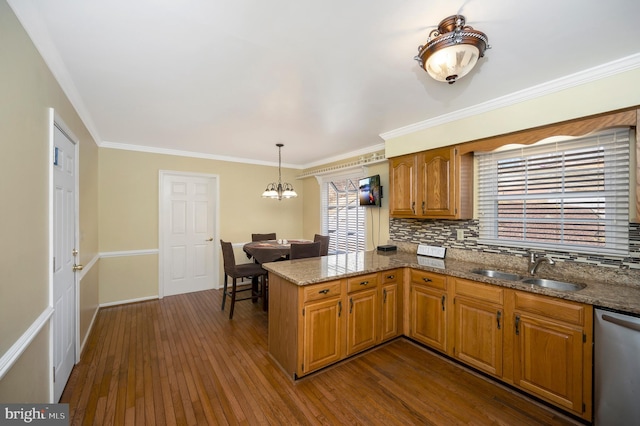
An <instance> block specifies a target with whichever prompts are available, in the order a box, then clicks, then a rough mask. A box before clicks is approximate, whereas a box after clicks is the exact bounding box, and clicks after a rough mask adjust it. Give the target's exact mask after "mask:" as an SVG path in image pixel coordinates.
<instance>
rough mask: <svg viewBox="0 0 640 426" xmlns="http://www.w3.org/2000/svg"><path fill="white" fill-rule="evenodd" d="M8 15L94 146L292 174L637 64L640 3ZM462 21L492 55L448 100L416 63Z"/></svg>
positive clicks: (90, 9) (76, 2)
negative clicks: (541, 89)
mask: <svg viewBox="0 0 640 426" xmlns="http://www.w3.org/2000/svg"><path fill="white" fill-rule="evenodd" d="M8 2H9V4H10V6H11V7H12V9H13V10H14V12H15V13H16V15H17V16H18V18H19V19H20V21H21V22H22V24H23V26H24V27H25V28H26V30H27V32H28V33H29V35H30V36H31V38H32V39H33V41H34V44H35V45H36V47H37V48H38V49H39V51H40V52H41V54H42V56H43V57H44V59H45V61H46V62H47V64H48V65H49V67H50V68H51V70H52V72H53V73H54V75H55V76H56V78H57V79H58V81H59V82H60V84H61V86H62V87H63V89H64V91H65V92H66V94H67V96H68V97H69V98H70V99H71V101H72V103H73V104H74V106H75V108H76V109H77V111H78V113H79V114H80V116H81V118H82V119H83V121H84V122H85V124H86V125H87V127H88V129H89V131H90V132H91V134H92V135H93V137H94V138H95V139H96V141H97V142H98V144H99V145H101V146H112V147H119V146H122V145H134V146H137V148H135V149H143V150H156V151H161V152H193V153H197V154H200V155H204V156H209V157H213V158H227V159H233V160H239V161H247V162H253V163H258V164H274V163H277V160H278V153H277V148H276V147H275V144H276V143H278V142H281V143H284V145H285V146H284V148H283V150H282V158H283V165H285V166H292V167H310V166H314V165H317V164H322V163H324V162H325V161H326V160H328V159H338V158H342V157H345V156H347V155H351V154H356V155H357V154H358V153H364V152H368V151H371V150H372V149H376V148H378V149H379V148H381V146H382V144H383V139H382V138H381V137H380V134H384V133H386V132H390V131H393V130H395V129H398V128H401V127H404V126H408V125H412V124H414V123H418V122H422V121H425V120H430V119H433V118H434V117H439V116H442V115H443V114H448V113H454V112H455V111H458V110H460V109H463V108H470V107H473V106H476V105H480V104H482V103H486V102H488V101H491V100H492V99H495V98H500V97H504V96H507V95H510V94H513V93H516V92H519V91H521V90H525V89H530V88H532V87H535V86H538V85H542V84H545V83H547V82H550V81H552V80H556V79H561V78H566V77H569V76H571V75H573V74H575V73H579V72H583V71H585V70H590V69H592V68H595V67H599V66H602V65H606V64H610V63H611V62H614V61H617V60H619V59H621V58H628V57H630V56H636V55H637V54H638V53H639V52H640V25H638V23H637V19H638V17H639V16H640V1H638V0H607V1H606V2H605V1H601V0H517V1H515V0H458V1H451V0H431V1H426V0H421V1H418V0H367V1H364V0H322V1H318V0H314V1H310V0H269V1H264V0H109V1H87V0H8ZM458 12H461V13H462V14H463V15H465V16H466V18H467V24H468V25H471V26H473V27H474V28H476V29H478V30H480V31H483V32H485V33H486V34H487V36H488V38H489V43H490V45H491V47H492V48H491V49H490V50H487V52H486V54H485V57H484V58H482V59H481V60H480V61H479V63H478V66H477V67H476V69H474V70H473V71H472V72H471V74H469V75H468V76H466V77H464V78H463V79H461V80H460V81H458V82H457V83H455V84H453V85H448V84H445V83H440V82H436V81H435V80H432V79H431V78H430V77H429V76H428V75H427V74H426V73H425V72H424V71H423V70H422V69H420V68H419V66H418V64H417V62H415V61H414V60H413V56H415V55H416V53H417V47H418V45H420V44H423V43H424V42H425V41H426V39H427V36H428V34H429V31H430V29H432V28H433V27H435V26H437V24H438V23H439V22H440V21H441V20H442V19H444V18H445V17H447V16H449V15H453V14H456V13H458ZM631 89H632V90H639V89H638V88H637V87H635V88H631ZM121 144H122V145H121Z"/></svg>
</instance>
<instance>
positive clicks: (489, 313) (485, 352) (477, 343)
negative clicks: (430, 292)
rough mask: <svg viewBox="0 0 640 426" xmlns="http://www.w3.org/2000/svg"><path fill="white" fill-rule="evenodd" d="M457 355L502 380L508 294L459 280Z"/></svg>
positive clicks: (455, 352) (456, 322)
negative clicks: (506, 298) (505, 303)
mask: <svg viewBox="0 0 640 426" xmlns="http://www.w3.org/2000/svg"><path fill="white" fill-rule="evenodd" d="M453 285H454V294H455V299H454V317H455V320H454V350H453V354H454V356H455V357H456V358H458V359H459V360H460V361H463V362H465V363H467V364H469V365H471V366H473V367H475V368H477V369H479V370H482V371H484V372H486V373H489V374H492V375H494V376H496V377H501V376H502V368H503V364H502V354H503V332H504V308H503V305H504V290H503V289H502V288H500V287H496V286H491V285H486V284H481V283H476V282H473V281H469V280H464V279H459V278H456V279H454V280H453Z"/></svg>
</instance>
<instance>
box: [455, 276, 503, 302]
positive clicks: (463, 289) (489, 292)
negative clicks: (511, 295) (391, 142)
mask: <svg viewBox="0 0 640 426" xmlns="http://www.w3.org/2000/svg"><path fill="white" fill-rule="evenodd" d="M456 296H467V297H472V298H474V299H476V300H484V301H485V302H491V303H496V304H498V305H502V304H503V303H504V289H503V288H501V287H497V286H494V285H489V284H481V283H476V282H473V281H468V280H464V279H460V278H456Z"/></svg>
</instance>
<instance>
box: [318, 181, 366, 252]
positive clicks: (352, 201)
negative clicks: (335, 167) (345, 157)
mask: <svg viewBox="0 0 640 426" xmlns="http://www.w3.org/2000/svg"><path fill="white" fill-rule="evenodd" d="M361 177H362V176H360V175H342V176H327V177H324V178H323V179H322V181H321V187H322V189H321V198H322V200H321V209H322V214H321V216H322V233H323V234H324V235H329V237H330V240H329V254H339V253H349V252H356V251H362V250H365V209H364V208H363V207H360V205H359V204H358V180H359V179H360V178H361Z"/></svg>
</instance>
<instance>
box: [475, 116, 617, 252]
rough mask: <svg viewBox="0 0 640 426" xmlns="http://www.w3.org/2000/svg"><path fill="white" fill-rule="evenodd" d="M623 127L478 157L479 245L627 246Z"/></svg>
mask: <svg viewBox="0 0 640 426" xmlns="http://www.w3.org/2000/svg"><path fill="white" fill-rule="evenodd" d="M629 140H630V130H629V129H628V128H624V129H610V130H607V131H604V132H600V133H597V134H594V135H590V136H588V137H581V138H578V139H571V140H565V141H562V142H550V143H541V144H537V145H533V146H527V147H523V148H518V149H511V150H505V151H496V152H492V153H487V154H478V155H477V157H478V169H479V172H478V190H479V193H478V219H479V222H480V235H479V237H480V238H479V240H480V241H479V242H481V243H484V244H493V245H503V246H509V245H511V246H518V247H522V246H524V247H527V248H528V247H536V248H545V249H554V250H557V251H568V252H580V253H597V254H613V255H626V254H628V251H629Z"/></svg>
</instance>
